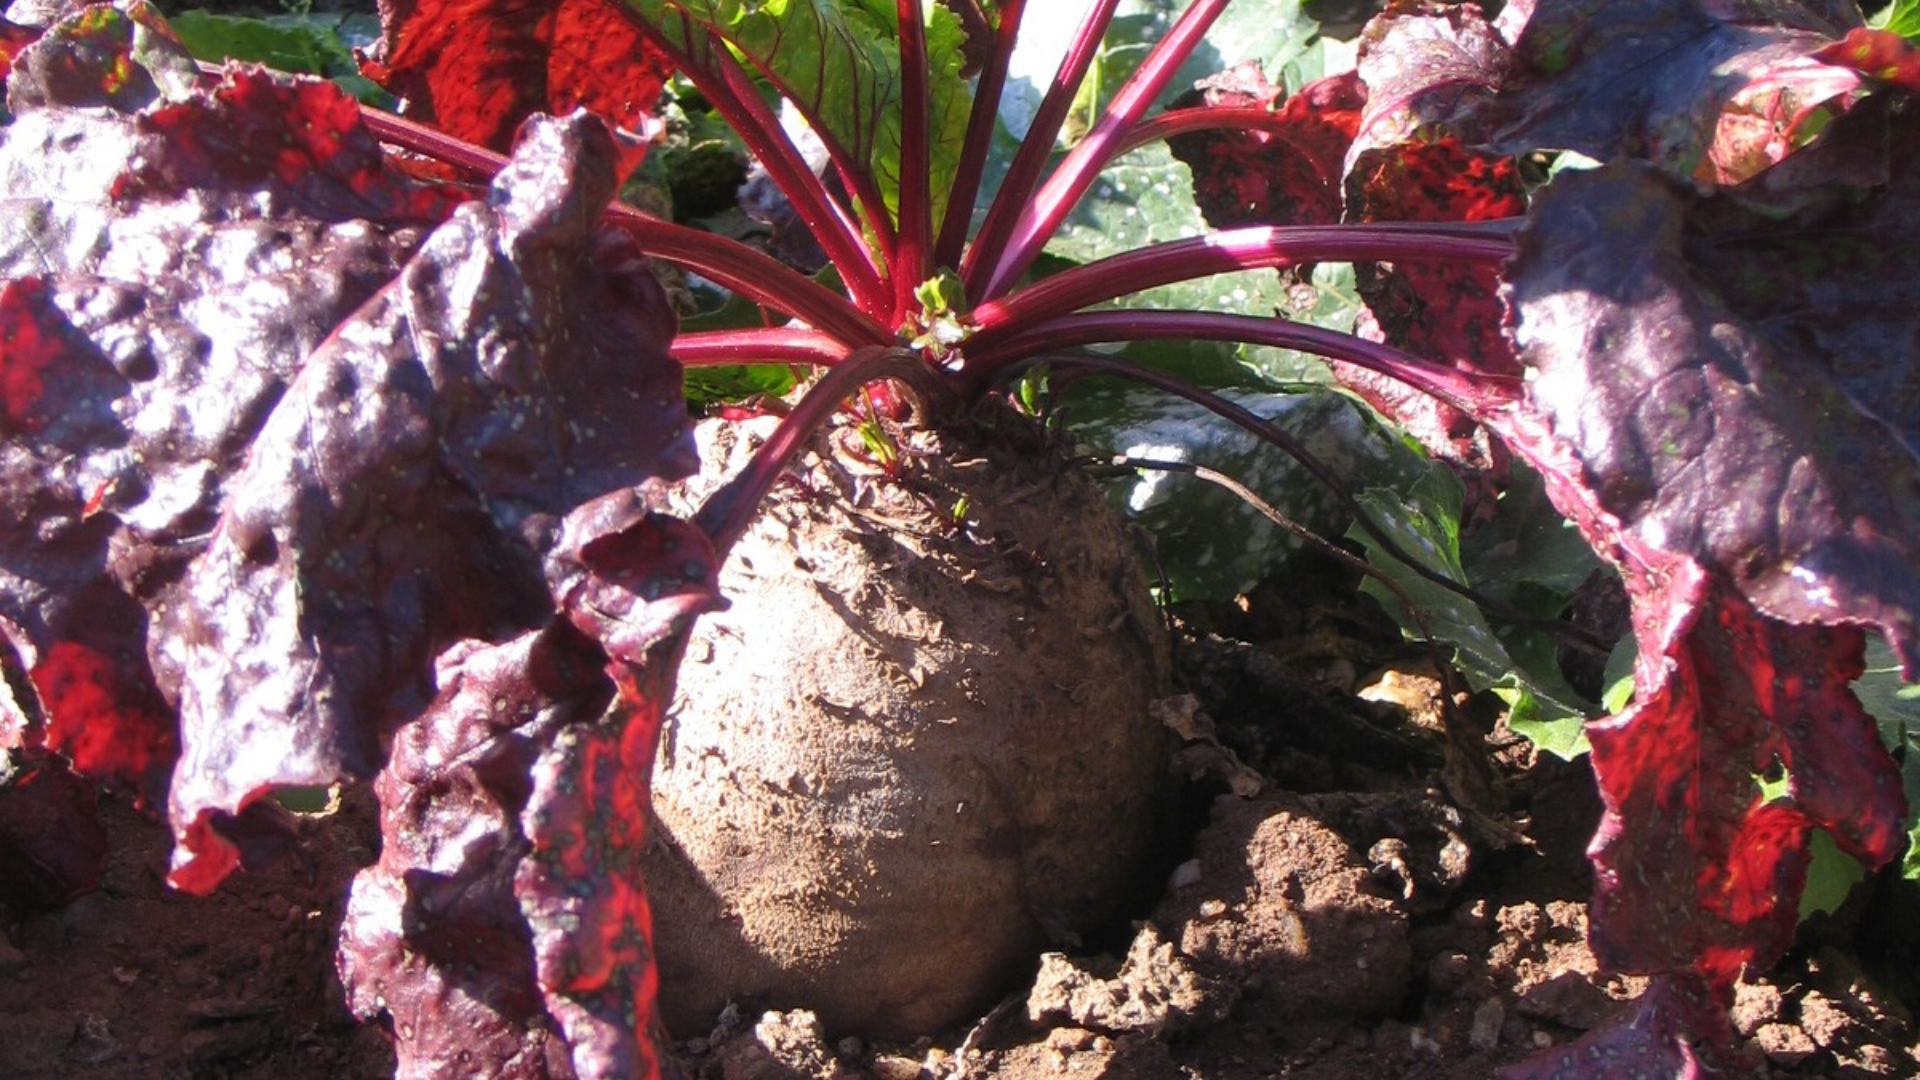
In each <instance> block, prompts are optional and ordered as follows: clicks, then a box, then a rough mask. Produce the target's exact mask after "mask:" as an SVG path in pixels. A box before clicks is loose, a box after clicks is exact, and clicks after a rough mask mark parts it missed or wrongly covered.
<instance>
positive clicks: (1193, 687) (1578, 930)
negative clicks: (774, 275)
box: [0, 567, 1920, 1080]
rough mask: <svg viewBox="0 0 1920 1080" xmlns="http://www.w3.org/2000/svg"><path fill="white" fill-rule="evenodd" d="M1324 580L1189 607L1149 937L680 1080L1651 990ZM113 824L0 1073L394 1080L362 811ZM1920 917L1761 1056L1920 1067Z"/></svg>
mask: <svg viewBox="0 0 1920 1080" xmlns="http://www.w3.org/2000/svg"><path fill="white" fill-rule="evenodd" d="M1337 577H1338V575H1337V574H1334V573H1329V572H1327V570H1326V569H1325V568H1324V567H1322V568H1318V569H1314V568H1309V569H1308V570H1306V571H1304V572H1301V573H1299V574H1297V575H1295V576H1293V577H1292V578H1290V579H1282V580H1276V581H1275V582H1273V583H1270V585H1269V586H1268V587H1265V588H1263V589H1262V590H1259V591H1256V593H1255V594H1253V596H1252V597H1251V598H1250V599H1249V601H1248V602H1247V603H1245V604H1243V605H1241V606H1239V607H1227V608H1223V609H1221V610H1219V611H1215V612H1185V613H1182V617H1183V622H1184V633H1183V635H1182V640H1183V644H1182V645H1181V646H1180V654H1181V656H1180V670H1181V676H1182V683H1183V686H1182V689H1183V691H1184V693H1183V694H1182V695H1181V696H1178V697H1175V698H1172V699H1170V700H1168V701H1167V702H1165V703H1163V706H1162V717H1161V718H1162V719H1163V720H1164V721H1165V722H1166V723H1167V724H1168V725H1169V726H1171V727H1172V728H1173V729H1174V731H1175V732H1176V733H1177V735H1178V736H1179V739H1178V740H1177V741H1178V743H1179V744H1180V745H1179V748H1178V749H1177V751H1176V752H1175V754H1174V758H1173V761H1172V766H1173V768H1174V769H1175V770H1176V771H1177V772H1178V774H1179V775H1180V776H1182V777H1183V778H1184V780H1185V782H1186V784H1187V789H1186V790H1187V798H1186V804H1187V811H1188V816H1189V818H1190V825H1191V827H1190V829H1189V835H1190V836H1191V841H1190V846H1189V847H1188V848H1186V849H1185V850H1182V851H1178V852H1174V853H1172V854H1171V856H1170V857H1169V858H1168V859H1167V865H1168V866H1169V867H1171V869H1170V870H1169V871H1168V872H1167V881H1166V885H1165V888H1164V890H1162V892H1161V893H1160V896H1159V897H1158V899H1157V901H1155V902H1154V903H1153V905H1152V906H1151V907H1150V908H1149V909H1147V910H1141V911H1138V912H1135V913H1133V914H1132V918H1131V925H1129V926H1123V927H1119V928H1116V930H1115V932H1114V933H1112V934H1111V935H1109V936H1108V937H1107V938H1105V939H1103V940H1089V941H1086V942H1084V943H1082V944H1081V946H1079V947H1078V948H1076V949H1073V950H1071V951H1069V952H1063V953H1055V954H1049V955H1046V956H1043V957H1036V958H1035V961H1034V964H1033V967H1032V969H1031V971H1032V975H1031V977H1030V978H1029V979H1028V980H1027V981H1026V982H1025V983H1024V984H1023V985H1020V986H1016V987H1009V988H1008V993H1007V995H1006V997H1005V998H1004V999H1003V1000H1002V1001H1001V1002H1000V1003H999V1004H998V1005H997V1006H995V1007H994V1008H992V1009H991V1010H990V1011H989V1012H988V1013H987V1014H986V1015H984V1016H982V1017H980V1018H979V1019H978V1020H977V1022H974V1023H972V1024H970V1025H966V1026H963V1027H961V1028H957V1029H954V1030H946V1031H929V1032H926V1033H925V1034H924V1037H922V1038H920V1039H919V1040H917V1041H915V1042H913V1043H911V1044H905V1045H901V1044H890V1043H880V1042H872V1041H869V1040H868V1039H867V1038H865V1037H864V1036H863V1034H862V1033H861V1032H855V1031H833V1030H825V1029H823V1028H822V1027H821V1026H820V1024H819V1023H818V1022H817V1021H816V1020H815V1019H814V1018H813V1016H812V1015H811V1014H810V1013H809V1012H807V1011H806V1010H805V1008H804V1003H803V1002H782V1003H767V1004H773V1005H779V1006H782V1007H784V1008H785V1009H786V1011H763V1010H761V1009H759V1008H756V1007H751V1006H752V1003H738V1004H736V1005H733V1006H729V1007H728V1008H727V1009H725V1010H724V1011H722V1012H721V1013H720V1014H719V1015H717V1016H715V1017H714V1018H713V1021H712V1024H711V1027H710V1028H709V1029H708V1030H702V1031H696V1032H681V1033H678V1034H677V1036H676V1039H675V1044H674V1047H673V1049H674V1051H675V1057H676V1064H677V1066H678V1068H679V1069H681V1070H682V1071H683V1072H684V1073H685V1074H686V1075H687V1076H690V1077H695V1078H699V1080H920V1078H925V1080H961V1078H966V1080H1039V1078H1042V1077H1087V1078H1104V1080H1162V1078H1164V1080H1175V1078H1182V1077H1195V1078H1199V1077H1204V1078H1209V1080H1266V1078H1271V1077H1287V1078H1311V1080H1355V1078H1366V1080H1387V1078H1393V1077H1431V1078H1437V1080H1456V1078H1457V1080H1467V1078H1476V1080H1478V1078H1484V1077H1489V1076H1492V1075H1493V1074H1494V1073H1495V1072H1496V1071H1497V1070H1498V1069H1499V1068H1500V1067H1501V1066H1502V1065H1504V1064H1507V1063H1510V1062H1513V1061H1516V1060H1518V1059H1520V1058H1522V1057H1524V1056H1526V1055H1527V1054H1528V1053H1530V1052H1532V1051H1533V1050H1534V1049H1535V1048H1538V1047H1542V1046H1546V1045H1549V1044H1556V1043H1561V1042H1565V1041H1567V1040H1570V1039H1572V1038H1575V1037H1577V1036H1578V1035H1579V1034H1580V1033H1581V1032H1583V1031H1585V1030H1587V1029H1589V1028H1591V1027H1593V1026H1594V1025H1596V1024H1598V1023H1600V1022H1601V1021H1602V1020H1603V1019H1604V1018H1606V1017H1607V1016H1609V1015H1610V1014H1612V1013H1613V1012H1614V1011H1615V1010H1616V1009H1618V1008H1620V1007H1621V1005H1622V1003H1623V1002H1625V1001H1627V1000H1628V999H1630V998H1632V997H1633V996H1634V995H1635V994H1636V993H1637V992H1638V991H1639V989H1640V983H1639V981H1638V980H1636V979H1633V978H1629V977H1619V976H1608V975H1604V974H1602V973H1600V972H1599V971H1598V970H1597V966H1596V964H1595V962H1594V958H1593V956H1592V954H1591V952H1589V951H1588V949H1587V947H1586V944H1585V929H1586V903H1585V898H1586V896H1587V894H1588V892H1589V890H1590V887H1591V879H1590V874H1589V872H1588V869H1587V864H1586V861H1585V858H1584V855H1583V849H1584V846H1585V843H1586V839H1587V837H1588V836H1589V835H1590V833H1591V830H1592V828H1593V823H1594V820H1595V817H1596V815H1597V813H1598V805H1597V802H1596V800H1595V797H1594V795H1593V790H1592V781H1591V778H1590V776H1588V774H1587V773H1586V771H1585V768H1584V766H1583V765H1582V764H1580V763H1571V764H1570V763H1565V762H1560V761H1558V760H1555V759H1552V758H1543V757H1536V756H1535V755H1534V754H1533V753H1532V752H1531V750H1530V748H1529V747H1528V745H1527V744H1526V743H1524V742H1523V741H1521V740H1519V739H1517V738H1514V737H1512V736H1510V735H1508V734H1507V733H1505V731H1504V729H1502V728H1500V727H1499V726H1498V724H1497V722H1494V721H1492V720H1491V719H1490V720H1489V728H1490V734H1489V740H1490V743H1491V744H1492V745H1493V747H1494V749H1495V761H1496V778H1495V785H1494V790H1493V792H1492V795H1491V797H1492V798H1493V799H1495V800H1497V801H1499V802H1502V803H1504V806H1503V807H1498V808H1493V809H1494V810H1497V815H1498V820H1501V821H1506V822H1513V823H1518V824H1520V825H1521V830H1520V831H1521V832H1522V833H1524V840H1523V841H1519V842H1516V837H1514V836H1513V835H1512V834H1505V835H1502V833H1501V831H1500V830H1499V829H1498V828H1493V827H1489V826H1488V824H1487V822H1488V821H1490V820H1493V819H1492V818H1491V817H1488V816H1486V815H1485V814H1483V813H1482V809H1483V808H1463V807H1461V806H1459V805H1457V804H1456V803H1454V802H1453V801H1451V800H1450V799H1449V798H1447V797H1446V796H1445V795H1443V794H1441V793H1440V790H1439V780H1438V776H1439V766H1440V764H1441V762H1442V761H1443V758H1444V755H1443V753H1442V751H1441V746H1442V741H1441V736H1440V735H1439V733H1438V730H1437V722H1436V721H1435V719H1434V717H1435V715H1436V711H1437V710H1436V702H1435V695H1436V694H1437V693H1438V687H1439V683H1438V680H1436V679H1434V678H1433V677H1432V676H1431V675H1430V674H1422V672H1423V670H1424V671H1426V672H1431V667H1430V664H1429V662H1428V661H1427V660H1426V659H1425V657H1424V656H1423V655H1422V654H1421V653H1419V652H1418V651H1417V650H1415V651H1410V650H1408V649H1407V647H1406V646H1404V645H1402V644H1400V643H1399V642H1398V641H1397V640H1396V637H1397V635H1395V634H1393V633H1392V632H1391V630H1390V628H1388V627H1386V626H1384V624H1383V622H1382V620H1381V618H1380V617H1379V616H1378V614H1377V612H1373V611H1370V610H1368V608H1367V604H1368V602H1366V601H1356V600H1355V599H1354V596H1353V593H1352V592H1351V588H1350V586H1351V583H1343V585H1342V587H1340V588H1333V587H1332V586H1330V585H1329V584H1328V583H1329V582H1330V581H1332V580H1335V579H1337ZM1279 597H1285V598H1286V601H1285V602H1284V603H1281V602H1279V601H1278V599H1277V598H1279ZM1356 691H1357V693H1356ZM103 810H104V812H105V815H106V818H107V824H108V827H109V830H110V833H111V834H112V836H113V838H114V840H115V843H116V847H115V849H114V854H113V856H112V861H111V863H110V865H109V867H108V870H107V873H106V877H105V880H104V881H103V883H102V885H101V888H100V889H99V890H98V891H96V892H94V893H92V894H89V895H87V896H85V897H82V898H81V899H79V900H78V901H76V902H74V903H72V904H70V905H68V906H67V907H65V908H63V909H61V910H58V911H53V912H49V913H42V914H38V915H35V916H33V917H31V918H24V919H17V920H11V921H8V922H6V923H5V925H4V927H3V930H4V933H0V1078H6V1080H108V1078H116V1080H117V1078H123V1077H124V1078H135V1077H138V1078H142V1080H145V1078H157V1080H174V1078H193V1080H199V1078H208V1080H214V1078H219V1080H242V1078H259V1080H267V1078H272V1080H321V1078H326V1080H360V1078H379V1077H387V1076H391V1075H392V1069H393V1058H392V1054H391V1052H390V1051H389V1050H388V1048H387V1046H386V1042H385V1037H384V1035H383V1034H382V1032H381V1031H380V1029H379V1028H377V1027H363V1026H360V1025H357V1024H355V1023H354V1022H353V1021H352V1019H351V1018H350V1017H349V1016H348V1015H347V1013H346V1010H345V1007H344V1006H343V1004H342V1002H341V992H340V988H339V984H338V981H337V979H336V978H335V976H334V974H333V965H332V953H333V940H334V935H335V932H336V930H337V926H338V922H339V919H340V915H341V909H342V906H343V903H344V897H345V890H346V882H347V881H348V879H349V878H350V876H351V874H352V872H353V871H354V870H355V869H357V868H358V867H359V866H362V865H364V864H366V863H368V862H370V861H371V860H372V859H373V857H374V853H375V852H374V848H375V845H376V844H377V832H376V829H375V823H374V813H373V807H372V805H371V800H370V797H369V796H366V795H364V794H348V795H347V796H346V797H344V798H343V799H341V800H338V801H336V802H335V804H334V805H333V806H331V807H330V808H329V809H328V810H327V811H325V812H322V813H317V814H313V815H308V816H306V817H305V818H304V819H303V822H302V829H303V831H304V834H305V836H304V840H305V843H304V845H303V847H302V849H301V851H299V852H294V853H289V855H288V856H287V857H286V858H283V859H282V860H280V862H279V864H278V865H277V866H275V867H273V868H271V869H269V870H267V871H265V872H261V873H252V874H240V875H236V877H235V879H234V880H232V881H230V882H229V883H228V884H227V885H226V886H223V888H222V889H221V890H220V892H219V893H218V894H216V895H215V896H214V897H211V898H209V899H205V900H195V899H193V898H189V897H184V896H178V895H174V894H172V893H170V892H168V891H167V889H166V888H165V886H164V884H163V875H164V868H165V865H166V854H167V853H166V837H165V835H164V831H163V830H162V829H161V827H160V826H159V825H157V824H154V823H151V822H148V821H146V820H144V819H143V818H141V817H140V816H139V815H137V814H135V813H134V812H133V811H131V810H130V809H128V808H127V807H125V806H124V805H122V804H119V803H114V802H108V803H107V804H105V806H104V807H103ZM1916 915H1920V898H1916V893H1915V891H1914V890H1913V888H1912V887H1911V886H1910V885H1907V884H1903V883H1900V882H1897V881H1894V880H1891V879H1887V880H1881V881H1877V882H1873V883H1870V884H1869V886H1868V887H1865V888H1862V889H1860V890H1857V891H1856V894H1855V895H1854V896H1853V898H1852V899H1851V900H1850V901H1849V902H1848V903H1847V904H1846V905H1845V906H1843V907H1842V908H1841V909H1840V911H1839V912H1837V913H1836V914H1834V915H1832V916H1821V917H1816V918H1815V919H1814V920H1812V921H1810V922H1808V923H1807V924H1806V925H1805V926H1803V929H1802V942H1801V945H1800V947H1798V948H1797V949H1796V950H1795V952H1794V953H1793V954H1792V955H1790V956H1789V957H1788V959H1787V960H1786V961H1785V962H1784V963H1782V964H1781V965H1780V966H1779V967H1778V968H1777V969H1776V970H1774V971H1772V972H1770V973H1767V974H1766V975H1765V976H1764V977H1761V978H1756V979H1755V980H1753V981H1751V982H1749V983H1747V984H1745V985H1743V986H1742V987H1741V988H1740V992H1739V999H1738V1003H1737V1007H1736V1011H1735V1017H1736V1022H1737V1025H1738V1027H1739V1030H1740V1032H1741V1033H1742V1034H1743V1035H1744V1036H1745V1037H1747V1038H1748V1040H1749V1042H1750V1045H1751V1048H1752V1050H1753V1052H1754V1055H1755V1060H1756V1065H1755V1071H1754V1072H1753V1073H1752V1075H1753V1076H1756V1077H1774V1078H1789V1077H1792V1078H1799V1077H1846V1078H1853V1077H1862V1078H1864V1077H1912V1076H1916V1075H1920V1056H1917V1054H1916V1051H1917V1049H1920V1048H1916V1034H1915V1028H1914V1025H1913V1022H1912V1015H1911V1012H1910V1009H1911V1007H1912V1003H1914V1002H1916V1001H1920V994H1917V993H1916V973H1917V972H1920V937H1917V936H1916V930H1915V924H1916V923H1917V922H1920V920H1917V919H1916V918H1915V916H1916ZM902 947H903V948H910V947H912V945H911V943H902ZM666 992H667V993H671V992H672V988H671V987H670V986H669V987H667V988H666ZM703 1026H704V1025H703Z"/></svg>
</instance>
